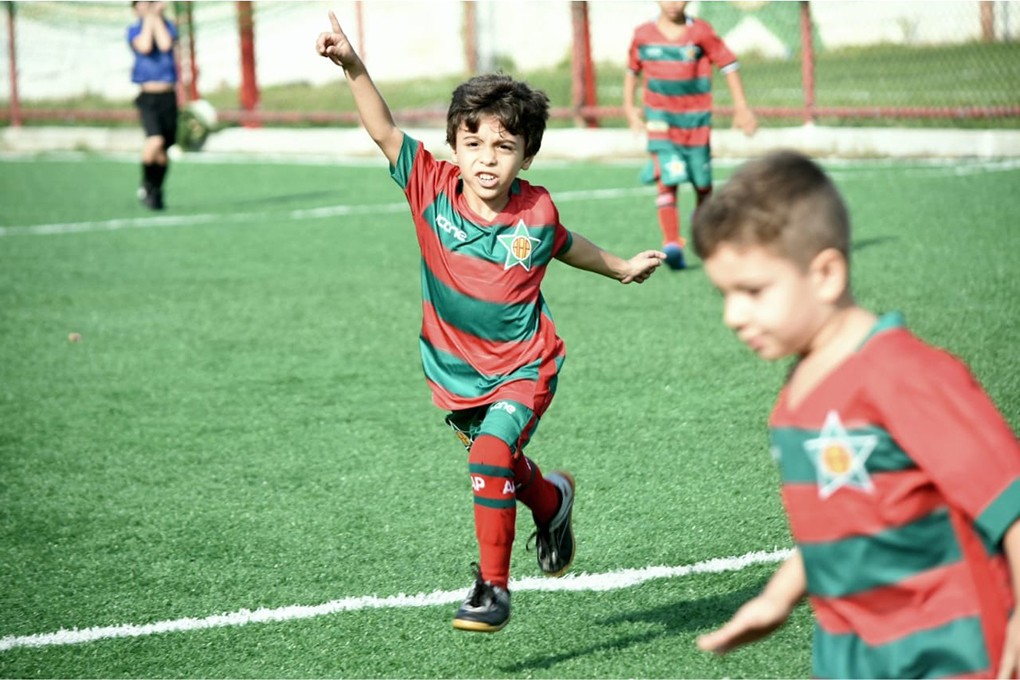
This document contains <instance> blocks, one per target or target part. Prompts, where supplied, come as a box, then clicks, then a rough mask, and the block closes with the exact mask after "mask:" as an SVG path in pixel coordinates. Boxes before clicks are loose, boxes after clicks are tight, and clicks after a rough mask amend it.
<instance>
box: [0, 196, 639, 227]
mask: <svg viewBox="0 0 1020 680" xmlns="http://www.w3.org/2000/svg"><path fill="white" fill-rule="evenodd" d="M653 192H654V189H653V188H652V187H637V188H629V189H594V190H591V191H563V192H560V193H559V194H558V195H557V201H558V202H567V201H593V200H607V199H614V198H623V197H629V196H637V195H642V194H648V195H651V194H652V193H653ZM407 210H408V207H407V203H381V204H377V205H333V206H325V207H322V208H307V209H301V210H290V211H287V212H281V213H278V214H276V215H274V214H273V213H250V212H249V213H224V214H220V215H201V214H200V215H153V216H147V217H131V218H123V219H113V220H101V221H96V222H62V223H56V224H33V225H28V226H14V227H0V237H3V236H50V235H54V234H76V233H82V232H94V231H116V230H118V229H151V228H153V227H186V226H196V225H200V224H210V223H217V224H226V223H229V222H247V221H249V220H252V219H265V218H267V217H269V218H273V217H277V218H278V219H280V220H281V221H283V220H315V219H322V218H324V217H337V216H339V215H375V214H380V213H400V212H406V211H407Z"/></svg>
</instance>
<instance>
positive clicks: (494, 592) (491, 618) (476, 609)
mask: <svg viewBox="0 0 1020 680" xmlns="http://www.w3.org/2000/svg"><path fill="white" fill-rule="evenodd" d="M473 566H474V568H475V584H474V585H473V586H471V590H470V591H469V592H468V596H467V599H466V600H464V603H463V604H462V605H460V609H458V610H457V614H456V615H455V616H454V617H453V627H454V628H458V629H460V630H471V631H475V632H479V633H495V632H496V631H497V630H502V628H503V626H505V625H506V624H507V622H508V621H509V620H510V591H509V590H507V589H506V588H500V587H499V586H494V585H492V584H491V583H489V582H488V581H483V580H482V570H481V568H480V567H479V566H478V565H477V564H475V565H473Z"/></svg>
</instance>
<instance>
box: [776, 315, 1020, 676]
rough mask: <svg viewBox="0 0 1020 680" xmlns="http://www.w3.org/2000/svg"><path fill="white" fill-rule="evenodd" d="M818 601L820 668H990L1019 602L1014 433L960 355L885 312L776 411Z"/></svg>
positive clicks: (800, 539)
mask: <svg viewBox="0 0 1020 680" xmlns="http://www.w3.org/2000/svg"><path fill="white" fill-rule="evenodd" d="M770 428H771V434H772V443H773V452H774V455H776V456H777V458H778V460H779V463H780V468H781V473H782V481H783V502H784V504H785V506H786V510H787V514H788V516H789V520H790V527H791V530H792V533H793V537H794V540H795V541H796V543H797V548H798V550H799V551H800V553H801V555H802V557H803V561H804V568H805V572H806V574H807V592H808V596H809V598H810V602H811V606H812V608H813V610H814V613H815V619H816V626H815V640H814V649H813V654H812V657H813V661H812V664H813V669H812V670H813V674H814V675H815V676H816V677H828V678H861V677H868V678H894V677H915V678H916V677H941V676H955V677H961V676H967V675H973V676H981V675H988V674H989V673H991V672H992V671H993V667H994V666H995V665H996V664H997V663H998V661H999V657H1000V655H1001V652H1002V645H1003V638H1004V630H1005V626H1006V621H1007V618H1008V614H1009V612H1010V611H1011V609H1012V607H1013V606H1014V595H1015V594H1014V593H1012V591H1011V586H1010V581H1009V570H1008V566H1007V564H1006V560H1005V556H1004V554H1003V552H1002V538H1003V535H1004V533H1005V531H1006V529H1008V528H1009V526H1010V525H1011V524H1012V523H1013V522H1014V521H1016V520H1017V519H1018V517H1020V445H1018V443H1017V439H1016V437H1015V435H1014V434H1013V432H1012V430H1011V429H1010V427H1009V425H1008V424H1007V423H1006V422H1005V421H1004V420H1003V418H1002V416H1001V415H1000V414H999V413H998V411H997V410H996V408H995V406H994V404H993V403H992V402H991V400H990V399H989V398H988V397H987V395H986V394H985V392H984V391H983V390H982V388H981V387H980V386H979V385H978V384H977V382H976V381H975V380H974V378H973V377H972V375H971V373H970V372H969V370H968V369H967V368H966V367H965V366H964V365H963V364H962V363H961V362H960V361H959V360H957V359H956V358H955V357H953V356H951V355H949V354H948V353H946V352H944V351H942V350H939V349H935V348H933V347H931V346H929V345H927V344H925V343H923V342H922V341H920V340H919V339H918V338H917V337H916V336H914V335H913V334H911V333H910V332H909V331H908V330H906V328H904V327H903V322H902V318H901V317H900V316H899V315H897V314H891V315H888V316H885V317H883V318H882V319H881V320H880V321H879V323H878V325H877V326H876V328H875V330H874V332H873V333H872V335H871V336H870V337H869V339H868V340H867V341H866V342H865V343H864V345H863V346H862V347H861V348H860V349H859V350H858V351H857V352H856V353H855V354H854V355H853V356H851V357H850V358H849V359H847V360H846V361H845V362H844V363H843V365H841V366H840V367H838V368H837V369H836V370H835V371H834V372H833V373H832V374H831V375H829V376H828V377H827V378H826V379H825V380H824V381H823V382H822V383H821V384H819V385H818V386H816V387H815V388H814V389H813V390H812V392H811V393H810V395H809V396H808V397H807V398H806V399H805V400H804V401H803V403H801V404H799V405H797V406H796V407H792V406H791V405H789V404H788V403H787V395H786V393H785V391H784V392H783V393H781V394H780V396H779V400H778V402H777V404H776V406H775V409H774V410H773V413H772V416H771V419H770Z"/></svg>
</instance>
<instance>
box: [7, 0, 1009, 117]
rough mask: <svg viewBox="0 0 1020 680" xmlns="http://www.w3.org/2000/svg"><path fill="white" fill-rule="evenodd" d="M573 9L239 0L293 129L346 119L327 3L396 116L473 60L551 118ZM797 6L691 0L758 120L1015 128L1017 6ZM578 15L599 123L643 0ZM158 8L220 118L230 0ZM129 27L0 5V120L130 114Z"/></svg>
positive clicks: (230, 95)
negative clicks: (547, 102)
mask: <svg viewBox="0 0 1020 680" xmlns="http://www.w3.org/2000/svg"><path fill="white" fill-rule="evenodd" d="M571 5H572V3H570V2H568V1H567V0H560V1H558V2H557V1H553V0H518V1H516V2H512V3H510V2H500V1H498V0H479V1H478V2H476V3H465V2H461V1H460V0H430V1H429V2H421V1H414V0H407V1H404V2H400V1H396V0H393V1H387V2H380V1H378V0H373V1H371V2H369V1H364V2H358V1H356V0H337V1H335V2H329V1H325V0H323V1H319V0H314V1H311V0H309V1H302V0H290V1H281V0H259V1H258V2H255V3H253V5H252V6H253V8H254V34H255V62H256V73H257V81H258V83H257V84H258V86H259V88H260V95H261V96H260V100H259V104H258V108H259V110H260V111H261V112H263V113H266V114H269V113H274V112H275V113H277V114H281V115H278V116H277V117H276V120H291V121H301V120H302V119H304V120H313V121H314V120H316V118H315V116H316V115H320V116H324V115H326V114H336V113H337V112H348V113H349V112H350V110H351V102H350V100H349V98H346V97H347V95H346V93H345V88H343V87H342V86H340V85H339V82H340V81H341V80H342V74H341V73H340V71H339V69H337V68H335V67H333V66H332V65H330V64H329V63H328V62H326V61H325V60H323V59H321V58H320V57H318V56H317V55H315V53H314V50H313V49H312V44H313V41H314V39H315V36H316V35H317V34H318V32H320V31H322V30H326V29H328V20H327V18H326V17H327V12H328V11H329V10H334V11H335V12H336V14H337V16H338V17H339V18H340V20H341V22H342V23H343V25H344V28H345V30H346V31H347V33H348V34H349V36H350V37H351V39H352V41H354V42H355V44H356V46H358V47H359V50H360V51H361V52H362V53H363V55H364V56H365V60H366V63H367V64H368V66H369V68H370V70H371V71H372V73H373V76H374V77H375V79H376V81H377V82H379V83H381V84H382V85H383V86H384V90H385V93H386V95H387V99H388V100H389V101H390V103H391V105H392V106H393V107H394V109H396V110H398V111H401V112H407V115H409V116H410V115H411V114H410V112H411V111H412V110H417V111H419V112H420V111H431V112H433V113H436V112H442V111H443V110H445V105H446V103H447V102H448V96H449V92H450V90H451V89H452V87H453V86H454V85H455V84H456V83H457V82H459V81H460V80H461V79H463V78H464V77H465V76H466V75H467V74H468V73H467V72H468V68H469V65H474V66H476V67H477V68H479V69H482V70H486V69H497V68H502V69H504V70H507V71H510V72H512V73H513V74H514V75H516V76H518V77H522V78H526V79H528V80H530V81H532V82H533V83H534V84H535V85H536V86H539V87H542V88H543V89H546V90H547V91H548V93H549V95H550V97H551V98H552V100H553V105H554V108H556V109H557V110H558V111H559V112H560V113H561V114H562V112H563V111H569V110H570V108H571V107H573V106H574V104H575V102H574V96H575V94H576V86H575V85H576V84H575V83H573V82H572V80H571V78H572V69H571V64H572V59H573V56H574V53H573V45H574V42H573V41H574V35H575V32H574V30H573V29H574V26H573V25H572V12H571ZM809 6H810V24H807V23H806V22H805V15H804V13H803V11H802V7H803V3H801V2H692V3H691V4H690V11H691V13H692V14H696V15H698V16H700V17H702V18H704V19H706V20H708V21H710V22H711V23H712V24H713V26H714V27H715V28H716V30H717V32H718V33H719V34H720V35H721V36H722V37H723V38H724V40H726V42H727V43H728V44H729V46H730V47H731V48H732V49H733V51H734V52H736V53H737V54H738V56H739V58H740V61H741V65H742V68H741V73H742V79H743V83H744V87H745V90H746V92H747V96H748V100H749V102H750V104H751V105H752V107H753V108H755V109H756V111H758V112H759V116H760V117H761V118H762V120H763V122H764V123H765V124H770V123H774V124H787V125H788V124H796V123H799V122H803V121H805V120H814V121H816V122H818V123H822V124H843V123H851V124H858V123H862V122H864V123H867V124H869V125H874V124H905V123H904V121H907V123H908V124H911V125H915V124H919V123H921V122H925V123H930V124H938V125H943V126H945V125H956V126H967V125H982V126H1009V127H1018V126H1020V41H1018V36H1020V2H982V1H979V0H961V1H956V2H906V1H896V0H873V1H860V2H835V1H831V2H826V1H816V2H812V3H810V5H809ZM587 10H588V12H587V14H588V18H589V26H588V29H589V32H590V37H591V39H590V44H591V58H592V61H593V63H594V69H595V75H596V78H595V83H596V92H595V101H596V103H597V107H598V111H599V114H600V115H599V124H601V125H604V126H605V125H619V124H622V117H621V116H620V115H619V113H620V110H619V109H620V106H621V105H622V80H623V69H624V65H625V63H626V52H627V46H628V45H629V42H630V38H631V35H632V33H633V30H634V28H635V27H636V26H637V25H638V24H640V23H642V22H644V21H649V20H653V19H654V18H655V16H656V15H657V13H658V4H657V3H656V2H654V1H653V0H647V1H644V0H642V1H637V2H635V1H632V0H590V1H589V2H588V3H587ZM167 15H168V16H170V17H171V18H174V19H176V20H177V21H178V23H179V24H181V32H182V41H181V42H182V44H181V66H182V78H183V79H184V81H185V86H186V89H185V91H184V92H183V93H182V94H183V95H184V96H186V97H187V98H192V97H194V96H201V97H204V98H207V99H210V101H213V103H214V104H215V105H216V107H217V109H220V110H221V111H224V112H227V113H228V114H229V111H230V110H231V109H237V108H239V107H240V105H239V103H238V102H239V96H238V89H239V87H240V78H241V71H242V68H241V58H240V51H239V47H238V44H239V35H238V3H236V2H227V1H209V2H195V3H187V4H186V3H180V2H174V3H168V11H167ZM12 17H13V24H11V23H10V22H11V18H12ZM133 20H134V13H133V11H132V9H131V7H130V3H129V2H127V1H123V2H15V3H9V2H5V3H0V22H2V23H3V27H2V30H0V105H2V106H3V107H5V109H4V110H3V111H0V115H3V116H4V117H6V118H7V119H8V120H9V119H10V115H9V112H10V104H11V101H10V100H11V93H12V91H13V90H14V89H15V87H12V85H15V86H16V89H17V92H18V95H19V100H20V101H19V104H20V105H21V108H22V109H23V110H24V111H25V113H26V118H30V117H31V112H32V110H33V109H45V108H51V109H52V108H54V107H56V108H62V109H63V110H64V111H65V112H66V115H67V117H68V118H79V119H80V118H82V117H85V118H87V117H88V112H89V111H95V110H97V109H107V110H109V109H122V110H123V109H129V106H128V105H127V104H128V102H129V101H130V99H131V98H132V97H133V96H134V94H135V92H136V88H135V86H134V85H132V83H131V82H130V77H129V74H130V70H131V61H132V56H131V52H130V50H129V49H128V45H127V41H126V29H127V26H128V24H129V23H130V22H131V21H133ZM808 25H809V26H810V28H809V29H808V28H807V26H808ZM808 34H810V35H811V40H810V42H809V43H808V42H805V39H804V36H805V35H808ZM192 39H193V42H191V40H192ZM12 40H13V43H12ZM12 45H13V47H14V49H13V50H12ZM806 48H809V49H806ZM12 52H13V53H14V55H15V63H16V82H15V83H12V81H11V73H12V70H13V69H12V62H11V53H12ZM192 57H193V58H194V61H193V62H192ZM805 60H808V63H809V65H810V66H811V68H807V69H806V68H805ZM192 66H193V67H192ZM193 78H194V82H192V79H193ZM714 89H715V92H716V104H717V107H718V108H719V109H720V114H721V115H720V118H719V124H725V122H726V120H725V118H726V114H727V111H728V105H729V103H730V99H729V93H728V91H727V89H726V87H725V82H724V80H723V79H722V78H721V77H717V78H716V82H715V87H714ZM440 115H441V113H440ZM227 118H228V119H229V115H228V116H227ZM565 119H566V124H571V122H572V120H571V118H570V116H569V115H568V116H565ZM318 120H321V121H322V122H331V121H330V119H328V118H319V119H318ZM932 122H933V123H932Z"/></svg>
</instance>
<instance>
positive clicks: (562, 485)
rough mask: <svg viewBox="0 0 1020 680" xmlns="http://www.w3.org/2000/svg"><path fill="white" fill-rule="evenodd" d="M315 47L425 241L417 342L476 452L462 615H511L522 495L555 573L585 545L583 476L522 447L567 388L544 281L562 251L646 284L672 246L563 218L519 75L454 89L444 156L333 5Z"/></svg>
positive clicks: (502, 619) (495, 620)
mask: <svg viewBox="0 0 1020 680" xmlns="http://www.w3.org/2000/svg"><path fill="white" fill-rule="evenodd" d="M329 16H330V21H331V23H332V31H331V32H326V33H322V34H320V35H319V37H318V40H317V42H316V49H317V51H318V53H319V54H320V55H322V56H324V57H327V58H329V59H331V60H332V61H333V62H334V63H336V64H338V65H340V66H342V67H343V69H344V73H345V75H346V78H347V82H348V84H349V86H350V88H351V91H352V93H353V94H354V99H355V102H356V104H357V107H358V113H359V114H360V116H361V120H362V122H363V124H364V126H365V129H366V130H367V132H368V133H369V135H370V136H371V137H372V139H373V140H374V141H375V142H376V144H378V146H379V148H380V150H381V151H382V152H383V155H384V156H385V157H386V158H387V159H388V160H389V162H390V172H391V175H392V176H393V178H394V180H396V182H397V184H399V185H400V187H401V188H402V189H403V190H404V193H405V196H406V197H407V200H408V202H409V203H410V206H411V213H412V216H413V220H414V227H415V232H416V234H417V238H418V244H419V247H420V249H421V252H422V297H423V301H422V311H423V322H422V330H421V336H420V349H421V356H422V365H423V368H424V371H425V378H426V381H427V382H428V384H429V387H430V388H431V390H432V399H433V402H434V403H435V404H436V405H437V406H439V407H440V408H442V409H445V410H447V411H449V412H450V414H449V415H448V416H447V419H446V421H447V423H448V424H449V425H451V426H452V427H453V429H454V431H455V432H456V434H457V435H458V437H459V438H460V440H461V442H462V443H463V444H464V446H465V447H466V448H467V449H468V468H469V472H470V479H471V484H472V488H473V490H474V516H475V533H476V536H477V538H478V543H479V553H480V565H478V566H477V567H476V569H477V571H476V578H475V584H474V586H473V587H472V589H471V590H470V592H469V594H468V597H467V599H466V600H465V601H464V603H463V604H462V605H461V606H460V608H459V609H458V610H457V613H456V615H455V617H454V621H453V624H454V626H455V627H457V628H460V629H463V630H473V631H484V632H493V631H497V630H500V629H501V628H502V627H503V626H505V625H506V623H507V621H508V620H509V618H510V593H509V591H508V589H507V584H508V581H509V578H510V574H509V572H510V552H511V548H512V545H513V540H514V531H515V522H516V512H517V502H518V501H519V502H521V503H523V504H524V505H525V506H526V507H528V508H529V509H530V510H531V511H532V515H533V517H534V520H535V525H536V534H535V537H536V543H537V553H538V563H539V567H540V568H541V570H542V571H543V572H544V573H545V574H547V575H549V576H559V575H561V574H562V573H564V572H565V571H566V570H567V568H569V566H570V564H571V562H572V561H573V557H574V536H573V525H572V516H571V513H572V508H573V499H574V480H573V477H572V476H571V475H570V474H569V473H566V472H552V473H549V474H548V475H545V476H543V475H542V472H541V471H540V470H539V468H538V466H537V465H535V464H534V462H533V461H531V460H530V459H528V458H527V457H526V456H525V455H524V453H523V449H524V446H525V444H527V442H528V440H529V438H530V437H531V435H532V433H533V432H534V430H535V427H536V426H537V425H538V421H539V419H540V418H541V416H542V415H543V413H544V412H545V410H546V408H547V407H548V406H549V403H550V402H551V400H552V398H553V395H554V393H555V391H556V383H557V376H558V374H559V370H560V366H561V365H562V362H563V359H564V356H565V350H564V346H563V341H562V340H561V339H560V338H559V336H558V335H557V334H556V327H555V325H554V324H553V321H552V316H551V315H550V313H549V310H548V308H547V307H546V304H545V300H544V299H543V297H542V294H541V290H540V285H541V282H542V279H543V277H544V275H545V269H546V265H548V264H549V262H551V261H552V259H554V258H555V259H558V260H560V261H562V262H565V263H567V264H569V265H571V266H573V267H577V268H580V269H585V270H588V271H592V272H596V273H598V274H602V275H604V276H607V277H610V278H614V279H617V280H619V281H620V282H622V283H630V282H637V283H641V282H642V281H644V280H645V279H646V278H647V277H648V276H650V275H651V274H652V272H653V271H654V270H655V269H656V267H658V266H659V264H660V263H661V261H662V259H663V258H664V257H665V254H664V253H662V252H659V251H655V250H648V251H644V252H641V253H639V254H637V255H635V256H634V257H632V258H630V259H622V258H619V257H617V256H615V255H612V254H611V253H608V252H606V251H604V250H602V249H601V248H599V247H597V246H595V245H594V244H592V243H591V242H590V241H588V240H586V239H585V238H583V237H582V236H580V235H578V234H574V233H572V232H570V231H568V230H567V229H566V228H564V227H563V225H562V224H560V221H559V214H558V212H557V210H556V207H555V205H554V204H553V202H552V199H551V198H550V196H549V193H548V192H547V191H546V190H545V189H543V188H541V187H537V186H533V185H531V184H529V183H528V182H526V181H524V180H521V179H519V178H518V174H519V172H520V171H521V170H524V169H527V168H528V167H529V166H530V165H531V162H532V160H533V159H534V157H535V154H537V153H538V150H539V148H540V146H541V143H542V135H543V133H544V130H545V125H546V121H547V119H548V115H549V99H548V97H546V95H545V94H544V93H542V92H539V91H536V90H533V89H532V88H530V87H529V86H528V85H526V84H525V83H521V82H518V81H515V80H513V79H512V78H510V77H509V76H506V75H502V74H493V75H486V76H477V77H475V78H472V79H471V80H469V81H468V82H466V83H464V84H462V85H460V86H459V87H458V88H457V89H456V90H455V91H454V93H453V100H452V102H451V104H450V108H449V111H448V114H447V142H448V143H449V144H450V147H451V148H452V150H453V158H454V161H455V162H454V163H449V162H445V161H439V160H437V159H436V158H435V157H433V155H432V154H431V153H430V152H429V151H428V150H427V149H425V147H424V146H423V145H422V144H421V143H420V142H418V141H416V140H414V139H412V138H411V137H409V136H407V135H406V134H404V132H403V131H402V130H400V128H398V127H397V126H396V124H395V123H394V122H393V117H392V115H391V113H390V110H389V107H388V106H387V105H386V102H385V101H384V100H383V98H382V96H381V95H380V94H379V92H378V90H377V89H376V87H375V85H374V83H373V82H372V79H371V78H370V77H369V74H368V72H367V71H366V69H365V66H364V64H363V63H362V61H361V59H360V58H359V57H358V55H357V53H356V52H355V51H354V49H353V48H352V47H351V45H350V42H349V41H348V40H347V37H346V36H345V35H344V33H343V30H342V29H341V27H340V24H339V22H338V21H337V19H336V16H335V15H334V14H333V13H332V12H330V15H329Z"/></svg>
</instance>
